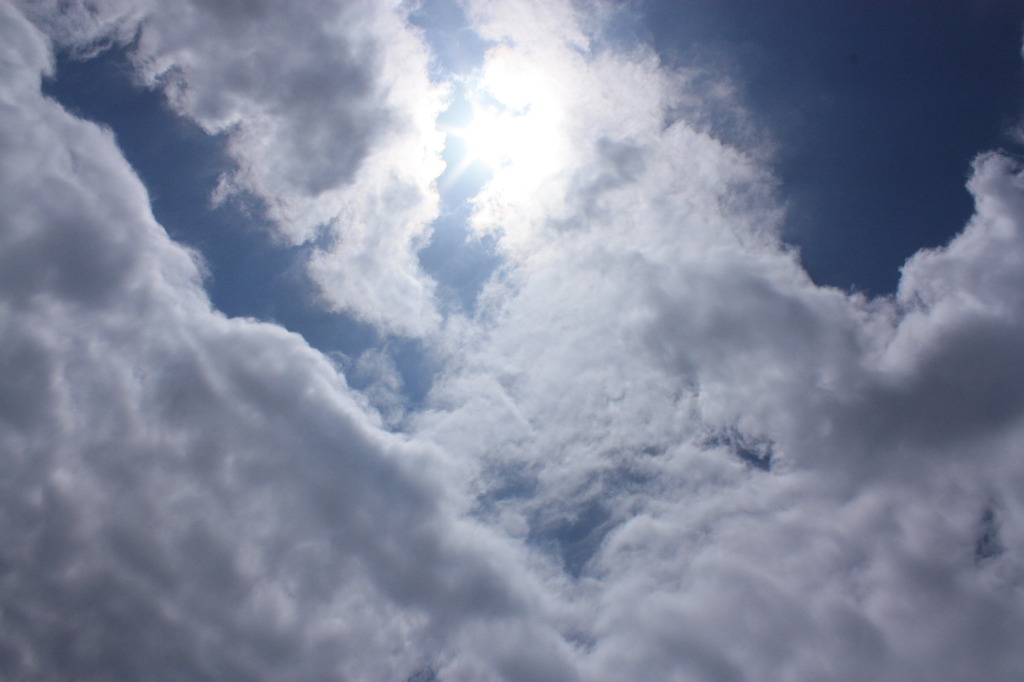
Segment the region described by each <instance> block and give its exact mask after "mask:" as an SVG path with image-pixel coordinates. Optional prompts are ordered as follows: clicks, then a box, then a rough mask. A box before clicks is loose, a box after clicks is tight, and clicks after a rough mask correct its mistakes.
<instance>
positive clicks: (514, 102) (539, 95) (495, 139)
mask: <svg viewBox="0 0 1024 682" xmlns="http://www.w3.org/2000/svg"><path fill="white" fill-rule="evenodd" d="M538 80H539V79H537V78H534V77H531V74H529V73H528V72H526V71H524V70H521V69H519V70H517V69H516V68H515V67H514V66H513V65H512V64H511V63H509V62H508V61H506V60H502V59H495V60H492V61H490V62H488V64H487V66H486V67H485V68H484V69H483V71H482V72H481V73H480V74H479V75H478V77H477V78H476V79H474V80H473V81H472V82H471V83H470V84H468V87H467V95H466V97H467V99H468V105H469V107H470V110H471V115H470V119H469V121H468V122H467V123H466V124H465V125H463V126H461V127H454V128H448V129H446V131H445V132H447V133H448V134H449V135H452V136H454V137H457V138H459V139H461V140H462V141H463V143H464V144H465V148H466V153H465V156H464V157H463V158H462V159H461V160H460V162H459V165H458V166H457V167H456V168H454V169H452V177H453V178H457V177H458V176H459V175H461V174H462V173H464V172H465V171H466V170H467V169H468V168H469V167H470V166H472V165H474V164H482V165H483V166H485V167H487V169H488V170H490V171H491V172H492V173H493V174H494V175H495V176H498V175H499V174H500V175H501V177H502V179H503V182H505V183H511V184H512V185H513V186H518V187H519V188H520V189H521V188H523V186H524V185H525V184H528V183H530V182H531V181H537V180H540V179H542V178H543V177H544V176H546V175H548V174H549V173H550V172H551V171H552V170H553V169H554V168H555V166H556V165H557V163H558V160H559V158H560V156H561V151H560V147H561V145H562V144H563V142H562V139H561V135H560V134H559V130H558V128H559V126H558V121H559V111H558V102H557V98H556V97H554V96H553V94H552V93H551V92H550V88H546V87H544V83H542V82H538Z"/></svg>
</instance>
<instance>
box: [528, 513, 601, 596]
mask: <svg viewBox="0 0 1024 682" xmlns="http://www.w3.org/2000/svg"><path fill="white" fill-rule="evenodd" d="M538 518H540V517H538ZM544 518H545V520H544V522H543V523H540V524H537V525H536V526H533V527H531V528H530V532H529V534H528V536H527V542H528V543H531V544H534V545H537V546H540V547H544V548H547V549H549V550H550V551H552V552H553V553H555V554H556V555H557V556H558V557H560V558H561V561H562V565H563V566H564V567H565V571H566V572H567V573H568V574H569V575H571V576H572V577H574V578H579V577H580V576H581V575H583V570H584V569H585V568H586V565H587V563H589V562H590V560H591V559H592V558H593V557H594V555H595V554H597V550H598V549H600V548H601V542H602V541H603V540H604V538H605V536H606V535H607V534H608V532H609V531H610V530H611V529H612V527H613V526H614V525H615V524H614V520H613V518H612V515H611V513H610V512H609V511H608V509H606V508H605V506H604V505H602V504H601V502H600V501H598V500H596V499H592V500H589V501H587V502H585V503H584V504H583V505H582V506H581V507H580V508H579V509H578V510H576V511H575V512H574V513H573V514H571V515H568V516H564V517H560V518H555V519H550V518H548V517H547V516H545V517H544Z"/></svg>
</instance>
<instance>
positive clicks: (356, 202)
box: [22, 0, 444, 335]
mask: <svg viewBox="0 0 1024 682" xmlns="http://www.w3.org/2000/svg"><path fill="white" fill-rule="evenodd" d="M22 6H23V8H24V10H25V12H26V13H27V14H28V15H29V16H30V17H31V18H33V19H34V20H35V21H36V22H37V23H38V25H39V26H40V27H41V28H43V29H44V30H45V31H46V32H47V33H48V34H49V35H50V36H51V37H52V38H53V39H54V41H55V42H56V44H57V45H58V46H59V47H60V48H62V49H69V50H72V51H73V52H78V53H81V54H85V55H88V54H89V53H91V52H93V51H95V50H97V49H102V48H103V47H104V46H108V45H111V44H113V45H127V46H128V53H129V56H130V58H131V61H132V62H133V64H134V65H135V67H136V68H137V78H138V79H139V81H140V82H141V83H144V84H145V85H146V86H148V87H152V88H158V89H161V90H163V91H164V92H165V93H166V94H167V96H168V100H169V102H170V104H171V105H172V106H173V107H174V109H175V110H176V111H177V112H179V113H180V114H181V115H183V116H187V117H189V118H191V119H193V120H194V121H195V122H196V123H198V124H199V125H200V126H202V128H203V129H204V130H206V131H207V132H209V133H211V134H221V135H225V136H226V137H227V140H228V151H229V153H230V154H231V156H232V157H233V158H234V160H235V162H236V164H237V166H236V168H235V170H234V172H233V173H232V174H230V175H227V176H225V177H224V178H222V182H221V187H220V189H219V190H218V192H217V196H216V197H215V199H216V200H219V201H223V200H225V199H227V198H229V197H231V196H234V195H236V194H238V193H248V194H250V195H252V196H254V197H255V198H256V199H257V201H258V202H259V203H261V204H262V205H264V206H265V208H266V211H267V212H268V214H269V216H270V217H271V218H272V219H273V220H274V222H275V224H276V227H277V234H278V235H279V237H280V238H282V239H284V240H285V241H286V242H288V243H292V244H301V243H307V242H316V243H317V244H319V246H317V247H316V248H315V249H314V252H313V256H312V259H311V263H310V266H309V273H310V275H311V276H312V278H313V279H314V281H315V282H316V283H317V284H318V285H319V288H320V292H319V294H320V296H321V297H322V299H323V300H324V302H325V303H326V304H327V305H328V306H329V307H332V308H335V309H338V310H344V311H346V312H348V313H351V314H353V315H355V316H357V317H360V318H362V319H365V320H367V321H369V322H372V323H374V324H376V325H379V326H381V327H383V328H385V329H387V330H389V331H393V332H396V333H400V334H407V335H419V334H422V333H424V332H425V331H427V330H428V329H430V328H431V327H432V326H433V325H435V324H436V323H437V314H436V312H435V311H434V310H433V302H432V296H433V282H432V280H430V279H429V278H428V277H426V276H425V275H424V274H423V273H422V272H421V271H420V269H419V264H418V262H417V260H416V258H415V249H416V248H418V246H419V245H421V244H422V242H423V241H424V240H426V239H427V238H428V237H429V226H430V222H431V221H432V220H433V219H434V217H435V216H436V214H437V197H436V192H435V191H434V190H433V189H432V188H431V186H430V184H431V182H432V180H433V179H434V178H435V177H436V176H437V175H438V174H439V172H440V170H441V169H440V166H439V163H440V161H439V158H438V155H439V151H440V145H441V144H442V139H441V137H440V133H438V132H437V131H436V130H435V125H434V119H435V118H436V116H437V113H438V112H439V111H440V109H441V107H442V106H443V96H444V92H443V90H442V89H441V88H440V87H438V86H435V85H433V84H432V83H431V82H430V80H429V78H428V60H429V56H428V53H427V50H426V47H425V45H424V44H423V42H422V39H421V37H420V36H419V35H418V34H417V33H416V32H415V31H414V30H413V29H412V28H411V27H410V26H409V25H408V24H407V23H406V22H405V20H404V18H403V16H402V14H401V8H399V7H397V6H395V7H393V6H389V5H388V4H387V3H379V2H369V1H364V0H350V1H346V2H333V1H323V2H315V3H303V4H302V5H291V4H284V5H282V4H280V3H268V2H263V1H262V0H260V1H255V2H226V3H225V2H209V1H207V0H196V1H195V2H181V3H177V2H176V3H157V2H134V1H133V0H132V1H126V0H105V1H103V2H99V3H89V4H84V3H70V4H69V3H56V2H41V3H35V2H32V3H22Z"/></svg>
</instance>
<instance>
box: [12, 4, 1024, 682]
mask: <svg viewBox="0 0 1024 682" xmlns="http://www.w3.org/2000/svg"><path fill="white" fill-rule="evenodd" d="M293 5H294V6H293ZM408 9H409V8H408V7H405V6H404V5H396V6H394V7H388V6H382V5H381V3H376V2H369V1H368V2H360V1H357V0H352V1H350V2H340V1H339V2H327V1H324V2H316V3H291V4H287V3H286V4H280V3H269V2H207V1H203V2H200V1H199V0H193V1H191V2H178V3H147V2H141V1H139V2H120V1H115V0H108V1H105V2H93V3H56V2H31V3H30V2H24V3H20V4H11V3H10V2H8V1H7V0H4V1H3V2H2V3H0V35H2V37H3V40H0V74H2V75H0V103H2V106H3V109H4V112H5V113H4V115H3V116H2V117H0V307H2V313H3V314H2V315H0V444H2V445H0V458H2V464H3V471H4V474H3V476H2V478H0V486H2V494H0V514H2V517H3V518H4V520H5V523H3V524H2V527H0V534H2V535H0V585H2V589H0V633H2V636H0V674H2V675H3V676H4V677H8V678H11V679H28V680H34V679H40V680H42V679H71V678H74V679H96V680H100V679H112V678H117V679H122V678H123V679H155V680H160V679H211V680H222V679H272V680H273V679H356V680H382V679H394V680H407V679H412V680H420V681H423V680H432V679H436V680H492V679H493V680H598V681H599V680H608V681H612V680H623V679H652V680H655V679H657V680H660V679H700V680H758V679H779V680H817V679H927V680H961V679H991V680H1014V679H1018V678H1019V677H1020V675H1021V673H1022V671H1024V655H1022V654H1021V653H1020V649H1019V646H1018V642H1017V639H1018V636H1017V634H1018V633H1019V632H1021V630H1022V628H1024V603H1022V602H1024V598H1022V592H1021V584H1022V578H1024V563H1022V559H1024V556H1022V552H1024V526H1022V518H1024V509H1022V506H1021V505H1022V502H1021V501H1022V500H1024V467H1022V465H1021V462H1020V452H1021V449H1022V447H1024V389H1021V386H1024V381H1022V379H1024V352H1022V350H1021V349H1022V348H1024V294H1022V292H1024V267H1022V260H1024V179H1022V175H1021V171H1020V169H1019V168H1018V167H1017V166H1016V165H1015V163H1014V162H1013V161H1012V160H1011V159H1009V158H1008V157H1006V156H1004V155H1000V154H994V153H990V154H983V155H981V156H979V157H978V159H977V160H976V161H975V163H974V167H973V171H972V175H971V180H970V182H969V189H970V191H971V192H972V193H973V195H974V197H975V199H976V203H977V211H976V214H975V216H974V217H973V218H972V220H971V222H970V223H969V224H968V225H967V226H966V228H965V230H964V232H963V233H962V234H961V235H960V236H958V237H957V238H956V239H955V240H954V241H952V242H951V243H950V244H949V245H948V246H947V247H945V248H943V249H938V250H934V251H925V252H921V253H919V254H917V255H916V256H915V257H914V258H912V259H911V260H910V261H908V263H907V264H906V266H905V268H904V270H903V277H902V281H901V284H900V288H899V291H898V292H897V293H896V295H894V296H892V297H889V298H880V299H872V300H869V299H866V298H864V297H862V296H858V295H850V294H848V293H845V292H842V291H838V290H834V289H828V288H821V287H817V286H815V285H814V284H813V283H812V282H811V281H810V279H809V278H808V277H807V275H806V274H805V272H804V271H803V270H802V269H801V267H800V264H799V260H798V257H797V255H796V254H795V253H794V252H793V250H792V249H790V248H788V247H787V246H786V245H785V244H784V243H782V241H781V240H780V238H779V235H778V229H779V225H780V221H781V219H782V215H783V212H782V210H781V208H780V204H779V202H778V198H777V197H776V196H775V188H774V183H773V180H772V178H771V175H770V169H768V168H766V167H765V165H764V163H763V161H761V160H759V159H760V158H761V156H762V154H761V152H760V150H759V149H753V148H751V149H739V148H735V147H730V146H728V145H726V144H724V143H723V142H721V141H720V140H718V139H716V137H715V136H714V135H712V134H711V132H710V130H709V128H708V126H707V125H706V123H705V122H706V107H709V106H711V105H710V104H706V102H705V100H706V99H708V98H715V102H714V107H717V108H722V107H732V106H735V105H734V104H732V103H731V101H730V99H729V97H730V92H729V90H728V88H725V87H721V88H717V89H716V88H709V87H708V86H707V82H706V80H705V79H701V78H697V76H698V75H699V74H696V73H687V72H680V71H678V70H672V69H669V68H667V67H665V66H664V65H662V64H661V62H660V61H659V58H658V56H657V55H656V54H655V53H654V52H653V51H652V50H651V49H649V48H646V47H644V46H642V45H623V44H622V42H621V41H616V40H613V39H611V38H610V37H609V36H608V34H607V33H606V32H605V28H606V26H605V25H604V24H603V23H602V22H603V20H604V18H606V16H607V15H608V13H610V12H611V11H612V9H613V8H612V7H611V6H606V5H603V4H600V3H595V4H594V5H593V6H590V7H588V8H587V9H586V10H583V9H580V7H579V6H578V5H577V4H576V3H569V2H566V3H552V2H529V1H527V0H507V1H506V0H502V2H475V1H474V2H467V3H466V9H467V17H468V18H469V21H470V22H471V25H472V26H473V27H474V28H475V30H476V31H477V32H478V33H479V34H480V35H481V36H483V37H484V38H486V39H488V40H492V41H494V46H493V47H492V48H491V50H490V51H489V52H488V55H487V57H486V59H485V63H484V64H483V65H482V67H481V70H480V72H479V73H478V74H477V78H478V80H479V82H478V83H476V84H475V85H474V87H478V88H480V90H481V91H484V90H485V91H486V92H487V96H488V97H490V98H491V99H492V100H493V101H494V102H496V104H495V106H496V107H498V108H500V112H499V113H498V114H496V115H502V116H506V117H507V125H508V126H511V127H510V128H509V130H516V129H518V130H519V131H520V132H517V133H516V136H518V135H520V134H524V135H528V136H534V137H535V138H536V137H540V138H542V139H544V140H546V141H548V143H547V144H544V145H531V144H527V143H523V144H520V148H518V149H516V150H512V151H509V152H507V153H506V157H507V159H508V163H506V164H504V165H500V164H499V165H498V167H497V168H495V169H493V177H492V178H491V180H490V181H489V183H488V184H486V185H485V186H484V187H483V189H482V190H481V192H480V193H479V194H478V195H477V196H476V197H475V199H474V203H473V206H472V215H471V218H470V225H471V227H472V228H473V229H476V230H479V231H482V232H489V233H491V234H493V235H495V236H496V238H497V240H498V242H497V243H498V249H499V251H500V253H501V255H502V258H503V263H502V265H501V267H500V268H499V269H498V270H497V271H496V272H495V273H494V275H493V276H492V277H491V279H490V280H489V281H488V283H487V284H486V286H485V287H484V289H483V291H482V292H481V293H480V296H479V297H478V300H477V305H476V310H475V312H474V313H473V314H471V315H458V314H454V313H449V314H448V315H447V317H445V316H443V315H442V314H441V313H440V312H439V306H438V304H437V302H436V300H435V299H434V296H433V283H432V281H431V280H430V279H429V277H428V276H427V275H426V274H424V273H423V272H422V270H421V268H420V265H419V262H418V260H417V256H416V250H417V249H418V248H419V247H421V246H422V243H423V240H424V239H425V238H426V235H428V234H429V231H430V229H431V227H430V226H431V221H432V220H433V219H434V217H435V215H436V211H437V209H436V195H435V189H434V186H433V181H434V179H435V178H436V176H437V175H438V174H439V172H440V170H441V169H440V161H439V158H440V157H439V154H440V144H441V140H440V138H439V137H438V135H439V133H437V132H436V130H435V128H434V118H435V117H436V115H437V114H438V113H439V110H440V108H441V106H442V103H441V95H440V92H441V90H440V86H437V85H435V84H432V83H431V82H430V80H429V79H428V76H427V74H428V73H429V72H430V69H429V66H430V65H429V51H428V49H427V47H426V46H425V44H424V42H423V38H422V37H421V36H420V34H419V33H418V32H417V31H416V30H415V29H413V28H412V27H411V26H410V25H409V24H408V23H407V22H406V19H405V17H404V15H403V12H404V11H407V10H408ZM110 43H119V44H130V47H129V48H128V49H129V54H130V55H131V59H132V64H133V65H134V68H135V69H136V70H137V74H138V78H139V82H140V84H142V85H145V86H149V87H159V88H162V89H164V91H165V92H166V93H167V95H168V97H169V101H170V102H171V103H172V105H173V106H174V107H175V109H176V111H177V112H178V113H180V114H181V115H182V116H186V117H189V118H191V119H193V120H195V121H197V122H198V123H200V124H201V125H202V126H203V127H204V128H205V129H206V130H207V131H209V132H211V133H224V134H226V135H228V137H229V139H230V151H231V154H232V155H233V158H234V159H235V160H236V161H237V164H238V165H237V169H236V172H235V173H234V174H233V175H232V176H230V177H226V178H225V179H224V181H223V183H222V189H223V191H224V192H225V193H230V192H246V193H249V194H250V195H252V196H255V197H258V198H259V199H261V200H262V201H263V202H264V203H265V205H266V208H267V210H268V213H269V215H270V216H271V217H272V218H273V219H274V220H275V221H276V223H275V224H276V225H277V228H278V230H279V233H280V235H281V236H282V238H284V239H285V240H287V241H288V242H290V243H301V242H306V241H313V240H315V241H316V243H317V244H319V245H320V246H318V247H317V249H318V250H316V251H315V252H314V257H313V259H312V260H311V262H310V264H309V266H310V272H311V273H312V274H313V276H314V278H315V281H316V282H317V284H318V285H319V286H320V289H321V291H319V292H311V295H315V294H316V293H319V294H321V295H322V296H323V299H324V301H325V303H326V304H327V305H329V306H332V307H334V308H336V309H338V310H340V311H344V312H345V313H346V314H351V315H354V316H357V317H359V318H360V319H363V320H368V321H371V322H373V323H374V324H376V325H377V326H378V328H379V329H380V330H381V331H382V332H384V333H400V334H405V335H409V336H415V337H418V338H419V339H420V340H421V341H422V342H423V343H424V344H428V345H429V347H430V348H431V350H432V352H433V357H434V360H435V362H436V363H437V367H438V369H437V375H436V377H435V380H434V383H433V386H432V388H431V390H430V391H429V393H428V394H427V396H426V397H425V398H424V400H423V401H422V404H419V405H417V406H416V407H415V408H413V407H411V406H408V405H406V406H405V409H406V411H405V413H404V414H399V415H398V416H395V415H394V414H391V415H389V420H388V423H389V424H390V425H392V426H394V425H396V424H397V425H399V426H400V427H401V428H400V429H395V430H393V431H386V430H385V429H384V428H383V427H382V426H381V424H382V419H381V417H380V415H378V414H377V413H376V412H375V411H374V409H373V408H371V407H368V405H369V403H370V401H371V400H374V399H375V398H374V396H372V395H371V396H370V400H368V399H367V397H366V396H364V395H361V394H359V393H358V392H357V391H355V390H353V389H351V388H350V387H349V386H348V385H347V383H346V381H345V378H344V376H343V374H341V373H339V371H338V369H337V367H336V366H335V365H334V364H332V363H331V362H330V361H329V360H328V359H327V358H325V357H324V356H323V355H321V354H320V353H319V352H317V351H316V350H315V349H312V348H310V347H309V346H308V345H307V344H306V343H305V341H304V340H303V339H302V338H301V336H299V335H297V334H293V333H290V332H287V331H285V330H283V329H281V328H280V327H277V326H275V325H273V324H271V323H268V322H260V321H255V320H245V319H228V318H226V317H225V316H224V315H222V314H221V313H220V312H218V311H216V310H214V309H212V308H211V305H210V303H209V301H208V299H207V297H206V295H205V293H204V291H203V289H202V281H201V276H200V273H201V268H200V266H199V265H198V261H199V256H198V255H197V254H195V253H192V252H190V251H189V250H188V249H187V248H185V247H183V246H182V245H180V244H177V243H175V242H173V241H172V240H171V239H170V238H169V237H168V236H167V234H166V233H165V231H164V230H163V228H162V227H161V226H160V225H159V224H157V223H156V222H155V221H154V219H153V217H152V215H151V213H150V210H149V204H148V197H147V195H146V192H145V189H144V187H143V186H142V184H141V183H140V182H139V180H138V178H136V177H135V175H134V174H133V172H132V170H131V168H130V167H129V166H128V164H127V163H126V162H125V161H124V159H123V158H122V156H121V153H120V151H119V149H118V148H117V144H116V141H115V139H114V138H113V136H112V134H111V133H110V132H109V131H106V130H104V129H102V128H101V127H99V126H97V125H95V124H93V123H89V122H85V121H82V120H80V119H77V118H75V117H74V116H73V115H72V114H70V113H69V112H67V111H65V110H64V109H62V108H61V107H60V106H59V105H58V104H57V103H55V102H53V101H51V100H48V99H46V98H44V97H43V96H42V95H41V93H40V78H41V76H42V75H43V74H45V73H48V72H49V71H50V70H51V69H52V61H53V51H54V50H55V49H70V50H75V51H77V52H78V54H80V55H81V56H82V57H83V58H86V57H87V56H88V55H89V54H91V53H92V52H94V51H96V50H98V49H101V48H102V47H103V46H104V45H107V44H110ZM517 126H518V128H516V127H517ZM516 139H526V140H528V139H530V138H529V137H524V138H519V137H517V138H516ZM752 144H753V143H752ZM375 368H378V369H375ZM357 369H358V370H359V371H362V372H368V373H373V372H374V371H380V372H381V381H380V382H377V384H376V388H375V390H383V389H382V388H381V387H388V386H390V387H391V389H394V388H395V387H396V386H397V385H398V383H397V382H396V381H395V380H394V377H393V376H392V374H393V368H392V367H390V365H389V362H388V361H387V360H386V358H385V356H384V354H383V352H382V351H379V350H378V351H374V352H372V353H369V354H367V355H366V356H364V358H363V360H362V362H361V363H360V364H359V365H358V366H357ZM387 398H388V400H389V401H391V402H390V403H389V406H390V409H392V410H394V411H398V412H401V410H402V407H401V406H399V407H396V406H395V405H396V403H401V396H400V395H394V394H390V395H389V396H387ZM377 402H378V403H379V402H381V401H380V400H377ZM395 431H397V432H395Z"/></svg>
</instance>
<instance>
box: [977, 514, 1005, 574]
mask: <svg viewBox="0 0 1024 682" xmlns="http://www.w3.org/2000/svg"><path fill="white" fill-rule="evenodd" d="M1004 551H1006V549H1005V547H1004V546H1003V541H1002V538H1000V536H999V518H998V516H996V510H995V509H994V508H993V507H989V508H988V509H986V510H985V511H984V513H983V514H982V515H981V521H980V522H979V523H978V538H977V540H976V541H975V543H974V560H975V561H976V562H979V563H980V562H982V561H986V560H989V559H998V558H999V557H1000V556H1002V554H1003V552H1004Z"/></svg>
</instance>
